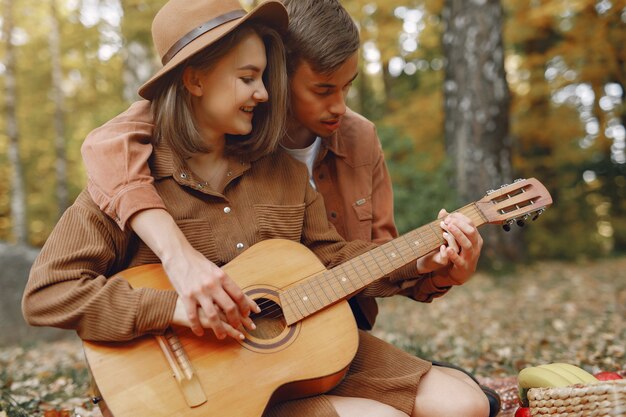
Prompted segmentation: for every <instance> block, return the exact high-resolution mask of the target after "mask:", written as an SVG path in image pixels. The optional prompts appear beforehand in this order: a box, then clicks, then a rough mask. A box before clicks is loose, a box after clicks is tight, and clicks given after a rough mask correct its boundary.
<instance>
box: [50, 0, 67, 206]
mask: <svg viewBox="0 0 626 417" xmlns="http://www.w3.org/2000/svg"><path fill="white" fill-rule="evenodd" d="M56 1H57V0H50V23H51V24H50V37H49V41H50V57H51V63H50V64H51V67H52V97H53V100H54V149H55V156H56V159H55V167H56V169H55V170H56V197H57V208H58V217H59V218H60V217H61V215H62V214H63V212H64V211H65V209H67V206H68V194H69V193H68V189H67V157H66V152H65V147H66V145H65V120H64V116H65V103H64V97H63V72H62V69H61V39H60V38H61V34H60V30H59V19H58V14H57V6H56Z"/></svg>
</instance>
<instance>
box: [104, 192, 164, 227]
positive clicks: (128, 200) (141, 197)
mask: <svg viewBox="0 0 626 417" xmlns="http://www.w3.org/2000/svg"><path fill="white" fill-rule="evenodd" d="M111 208H112V213H111V214H112V216H111V214H109V213H107V214H109V216H111V217H112V218H113V220H115V222H116V223H117V225H118V226H119V227H120V229H122V230H124V228H125V227H126V225H127V224H128V220H129V219H130V218H131V217H132V216H133V215H134V214H136V213H138V212H140V211H142V210H147V209H164V210H167V208H166V207H165V203H163V199H161V196H159V194H158V193H157V192H156V190H155V188H154V185H153V184H152V183H149V184H148V183H143V184H136V185H133V186H129V187H126V188H124V189H123V190H122V191H120V192H119V193H118V195H117V197H116V198H115V199H114V200H113V201H112V202H111Z"/></svg>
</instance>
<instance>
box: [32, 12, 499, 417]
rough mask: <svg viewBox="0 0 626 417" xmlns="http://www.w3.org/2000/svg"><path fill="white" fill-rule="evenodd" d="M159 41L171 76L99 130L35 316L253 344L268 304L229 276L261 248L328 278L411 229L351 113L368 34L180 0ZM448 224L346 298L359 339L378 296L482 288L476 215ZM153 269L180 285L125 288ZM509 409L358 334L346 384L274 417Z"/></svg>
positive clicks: (102, 331) (161, 24)
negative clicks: (296, 256) (433, 241)
mask: <svg viewBox="0 0 626 417" xmlns="http://www.w3.org/2000/svg"><path fill="white" fill-rule="evenodd" d="M152 35H153V40H154V43H155V46H156V49H157V50H158V52H159V54H160V57H161V60H162V64H163V68H162V69H161V70H159V71H158V72H157V73H156V74H155V75H154V76H153V77H152V78H151V79H150V80H149V81H148V82H146V83H145V84H144V85H143V86H142V87H141V88H140V90H139V94H140V95H141V96H142V97H143V98H145V99H147V100H148V101H141V102H137V103H135V104H133V105H132V106H131V108H130V109H129V110H128V111H126V112H125V113H123V114H122V115H120V116H118V117H116V118H115V119H113V120H112V121H110V122H109V123H107V124H105V125H104V126H102V127H100V128H99V129H96V130H95V131H94V132H92V133H91V134H90V136H89V137H88V138H87V141H86V142H85V144H84V146H83V155H84V158H85V161H86V165H87V168H88V171H89V174H90V181H89V186H88V189H87V190H85V191H83V192H82V193H81V194H80V195H79V197H78V198H77V200H76V202H75V203H74V205H73V206H72V207H70V208H69V209H68V210H67V212H66V213H65V215H64V216H63V217H62V219H61V220H60V221H59V223H58V224H57V226H56V227H55V229H54V231H53V232H52V234H51V235H50V237H49V239H48V241H47V242H46V244H45V246H44V247H43V249H42V252H41V254H40V256H39V257H38V258H37V260H36V262H35V264H34V265H33V268H32V271H31V275H30V278H29V282H28V284H27V287H26V291H25V293H24V300H23V310H24V315H25V317H26V319H27V320H28V321H29V322H30V323H31V324H34V325H45V326H56V327H62V328H71V329H75V330H76V331H77V332H78V334H79V335H80V337H81V338H83V339H85V340H94V341H126V340H130V339H133V338H135V337H138V336H140V335H143V334H150V333H154V334H159V333H162V332H163V331H164V330H165V329H166V328H167V327H168V326H170V325H172V324H176V325H180V326H188V327H189V328H191V330H192V331H193V332H194V333H195V334H197V335H202V334H203V333H204V332H205V331H211V332H214V333H215V335H216V337H217V338H219V339H224V338H227V337H232V338H241V337H242V336H243V334H242V330H243V329H244V328H245V329H248V330H252V329H254V327H255V325H254V323H253V321H252V320H251V319H250V315H251V313H252V312H258V311H259V307H258V306H257V305H256V303H255V302H254V301H253V300H252V299H250V298H249V297H247V296H246V295H245V294H244V293H243V292H242V290H241V289H240V288H239V287H238V286H237V284H236V283H235V282H234V281H233V280H232V279H231V278H230V277H228V275H226V274H225V273H224V272H223V270H222V269H220V266H222V265H224V264H226V263H228V262H229V261H231V260H232V259H234V258H235V257H236V256H237V255H238V254H240V253H242V252H243V251H245V250H246V249H247V248H248V247H250V246H251V245H253V244H254V243H257V242H259V241H261V240H265V239H270V238H283V239H290V240H294V241H296V242H299V243H303V244H304V245H306V246H307V247H309V249H311V250H312V251H313V252H314V253H315V255H317V257H318V258H319V259H320V260H321V262H322V263H323V264H324V265H325V266H326V267H327V268H330V267H333V266H335V265H337V264H340V263H342V262H343V261H345V260H347V259H350V258H353V257H354V256H356V255H358V254H361V253H363V252H365V251H368V250H370V249H372V248H374V247H376V245H377V244H380V243H384V242H386V241H388V240H390V239H392V238H394V237H395V236H397V232H396V228H395V225H394V222H393V207H392V192H391V184H390V180H389V176H388V173H387V169H386V166H385V162H384V159H383V154H382V150H381V148H380V143H379V141H378V138H377V136H376V133H375V130H374V127H373V125H372V124H371V123H370V122H368V121H367V120H365V119H364V118H363V117H361V116H359V115H357V114H355V113H353V112H351V111H350V110H349V109H348V108H347V107H346V105H345V97H346V94H347V93H348V91H349V89H350V86H351V83H352V81H353V80H354V79H355V77H356V76H357V73H358V70H357V68H358V49H359V35H358V31H357V29H356V27H355V25H354V23H353V21H352V20H351V18H350V16H349V15H348V14H347V12H346V11H345V10H344V9H343V7H341V5H340V4H339V2H338V1H337V0H284V1H283V2H282V3H281V2H278V1H267V2H264V3H262V4H261V5H260V6H258V7H256V8H255V9H254V10H252V11H251V12H249V13H246V12H245V11H243V9H242V8H241V5H240V4H239V3H238V2H237V1H236V0H199V1H194V2H189V1H187V0H170V1H169V2H168V3H166V4H165V5H164V6H163V8H162V9H161V10H160V11H159V13H158V14H157V15H156V17H155V19H154V21H153V26H152ZM285 57H286V59H285ZM298 161H299V162H298ZM440 217H441V219H442V222H441V227H442V230H441V232H442V234H443V236H444V238H445V240H446V241H447V242H448V244H447V245H444V246H441V247H440V248H439V250H438V251H435V252H433V253H431V254H429V255H427V256H425V257H423V258H421V259H419V260H418V261H417V262H416V263H411V264H408V265H406V266H405V267H403V268H401V269H399V270H397V271H395V272H394V273H392V274H391V275H389V276H387V277H385V278H383V279H381V280H379V281H376V282H375V283H373V284H372V285H370V286H369V287H367V288H366V289H365V290H363V291H362V292H361V293H359V294H358V295H357V296H356V297H354V298H353V299H351V300H350V304H351V307H352V309H353V312H354V315H355V318H356V319H357V322H358V324H359V327H360V328H361V329H369V328H371V326H372V325H373V323H374V319H375V316H376V303H375V301H374V297H377V296H392V295H396V294H402V295H405V296H409V297H411V298H413V299H415V300H417V301H422V302H429V301H431V300H432V299H433V298H435V297H439V296H441V295H443V294H445V293H446V292H447V291H448V290H449V289H450V288H451V286H453V285H460V284H463V283H464V282H465V281H467V280H468V279H469V277H470V276H471V274H472V273H473V271H474V269H475V267H476V263H477V260H478V256H479V254H480V249H481V246H482V239H481V238H480V235H479V234H478V232H477V231H476V228H475V227H474V226H473V225H472V223H471V221H470V220H469V219H467V218H466V217H465V216H462V215H460V214H452V215H448V214H447V213H446V212H445V211H443V210H442V211H441V213H440ZM331 223H332V224H331ZM344 239H345V240H344ZM155 262H162V264H163V267H164V269H165V271H166V272H167V275H168V277H169V279H170V281H171V283H172V285H173V287H174V288H175V291H174V290H170V291H158V290H146V289H132V288H131V287H130V286H129V285H128V283H127V282H125V281H124V280H123V279H120V278H111V277H112V276H113V275H115V273H117V272H119V271H121V270H123V269H126V268H128V267H131V266H137V265H141V264H146V263H155ZM450 398H454V402H450V401H449V399H450ZM496 413H497V404H496V405H495V406H492V407H491V410H490V404H489V402H488V399H487V397H486V396H485V393H483V391H482V390H481V388H480V387H479V386H478V385H477V384H476V382H475V381H474V380H473V379H472V378H471V377H470V376H469V375H466V374H465V373H463V372H460V371H458V370H456V369H452V368H449V367H442V366H435V367H433V366H431V363H430V362H427V361H425V360H422V359H419V358H416V357H413V356H411V355H409V354H407V353H405V352H403V351H401V350H399V349H397V348H395V347H393V346H391V345H389V344H388V343H385V342H383V341H380V340H378V339H376V338H374V337H373V336H371V335H370V334H368V333H366V332H364V331H359V349H358V352H357V355H356V357H355V359H354V361H353V362H352V365H351V366H350V369H349V371H348V374H347V375H346V377H345V378H344V379H343V380H342V382H341V383H340V384H339V385H337V387H335V388H334V389H332V390H331V391H329V392H328V393H326V394H324V395H318V396H314V397H309V398H305V399H299V400H293V401H288V402H285V403H282V404H278V405H275V406H272V407H270V408H268V409H267V410H266V412H265V415H266V416H300V415H303V416H341V417H344V416H346V417H347V416H355V417H356V416H359V417H361V416H379V417H380V416H461V415H462V416H485V417H486V416H488V415H495V414H496Z"/></svg>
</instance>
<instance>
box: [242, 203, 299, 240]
mask: <svg viewBox="0 0 626 417" xmlns="http://www.w3.org/2000/svg"><path fill="white" fill-rule="evenodd" d="M304 209H305V204H304V203H302V204H297V205H273V204H256V205H255V206H254V214H255V217H256V224H257V230H258V232H257V233H258V237H259V240H265V239H288V240H292V241H294V242H300V238H301V237H302V227H303V225H304Z"/></svg>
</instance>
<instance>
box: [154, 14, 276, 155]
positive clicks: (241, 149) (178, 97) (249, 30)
mask: <svg viewBox="0 0 626 417" xmlns="http://www.w3.org/2000/svg"><path fill="white" fill-rule="evenodd" d="M250 34H257V35H258V36H259V37H260V38H261V40H262V41H263V44H264V45H265V53H266V55H267V68H266V69H265V72H264V73H263V82H264V84H265V87H266V89H267V92H268V97H269V100H268V101H267V102H263V103H259V105H258V106H257V108H256V109H255V115H254V119H253V122H252V131H251V132H250V133H249V134H247V135H227V136H226V147H225V153H226V154H227V155H237V156H238V157H239V158H241V159H242V160H246V161H252V160H255V159H258V158H260V157H262V156H265V155H267V154H269V153H271V152H273V151H274V150H275V149H276V147H277V146H278V142H279V141H280V139H281V138H282V136H283V134H284V126H285V115H286V113H287V75H286V71H285V49H284V46H283V42H282V39H281V37H280V35H279V34H278V33H277V32H276V31H275V30H274V29H272V28H270V27H268V26H265V25H262V24H258V23H244V24H242V25H241V26H240V27H238V28H237V29H236V30H235V31H233V32H232V33H230V34H228V35H227V36H226V37H224V38H222V39H220V40H219V41H217V42H215V43H214V44H212V45H211V46H209V47H207V48H205V49H203V50H202V51H200V52H198V53H197V54H194V55H193V56H191V57H190V58H189V59H188V60H187V61H185V62H184V63H183V64H181V65H179V67H178V68H176V69H175V70H173V71H171V75H169V76H168V77H165V80H164V81H163V84H162V85H160V86H159V91H157V93H156V94H155V97H154V99H153V100H152V113H153V116H154V123H155V130H154V135H153V140H154V143H155V144H158V143H159V142H160V141H162V140H166V141H167V143H168V145H169V146H170V147H171V148H172V150H173V151H174V153H175V154H176V156H178V157H179V158H181V159H186V158H188V157H189V156H191V154H194V153H197V152H208V151H210V149H209V148H208V147H207V145H206V144H205V143H204V141H203V139H202V137H201V135H200V133H199V132H198V129H197V127H196V122H195V119H194V117H193V111H192V106H191V95H190V94H189V92H188V91H187V89H186V88H185V86H184V84H183V81H182V74H183V71H184V69H185V68H186V67H187V66H191V67H194V68H199V69H201V70H208V69H210V68H211V67H212V66H213V65H214V64H215V63H216V62H217V61H219V60H220V59H221V58H222V57H224V56H225V55H226V54H227V53H228V52H229V51H230V50H232V48H234V47H235V46H237V45H238V44H239V42H241V41H242V40H243V39H244V38H245V37H247V36H248V35H250Z"/></svg>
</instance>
